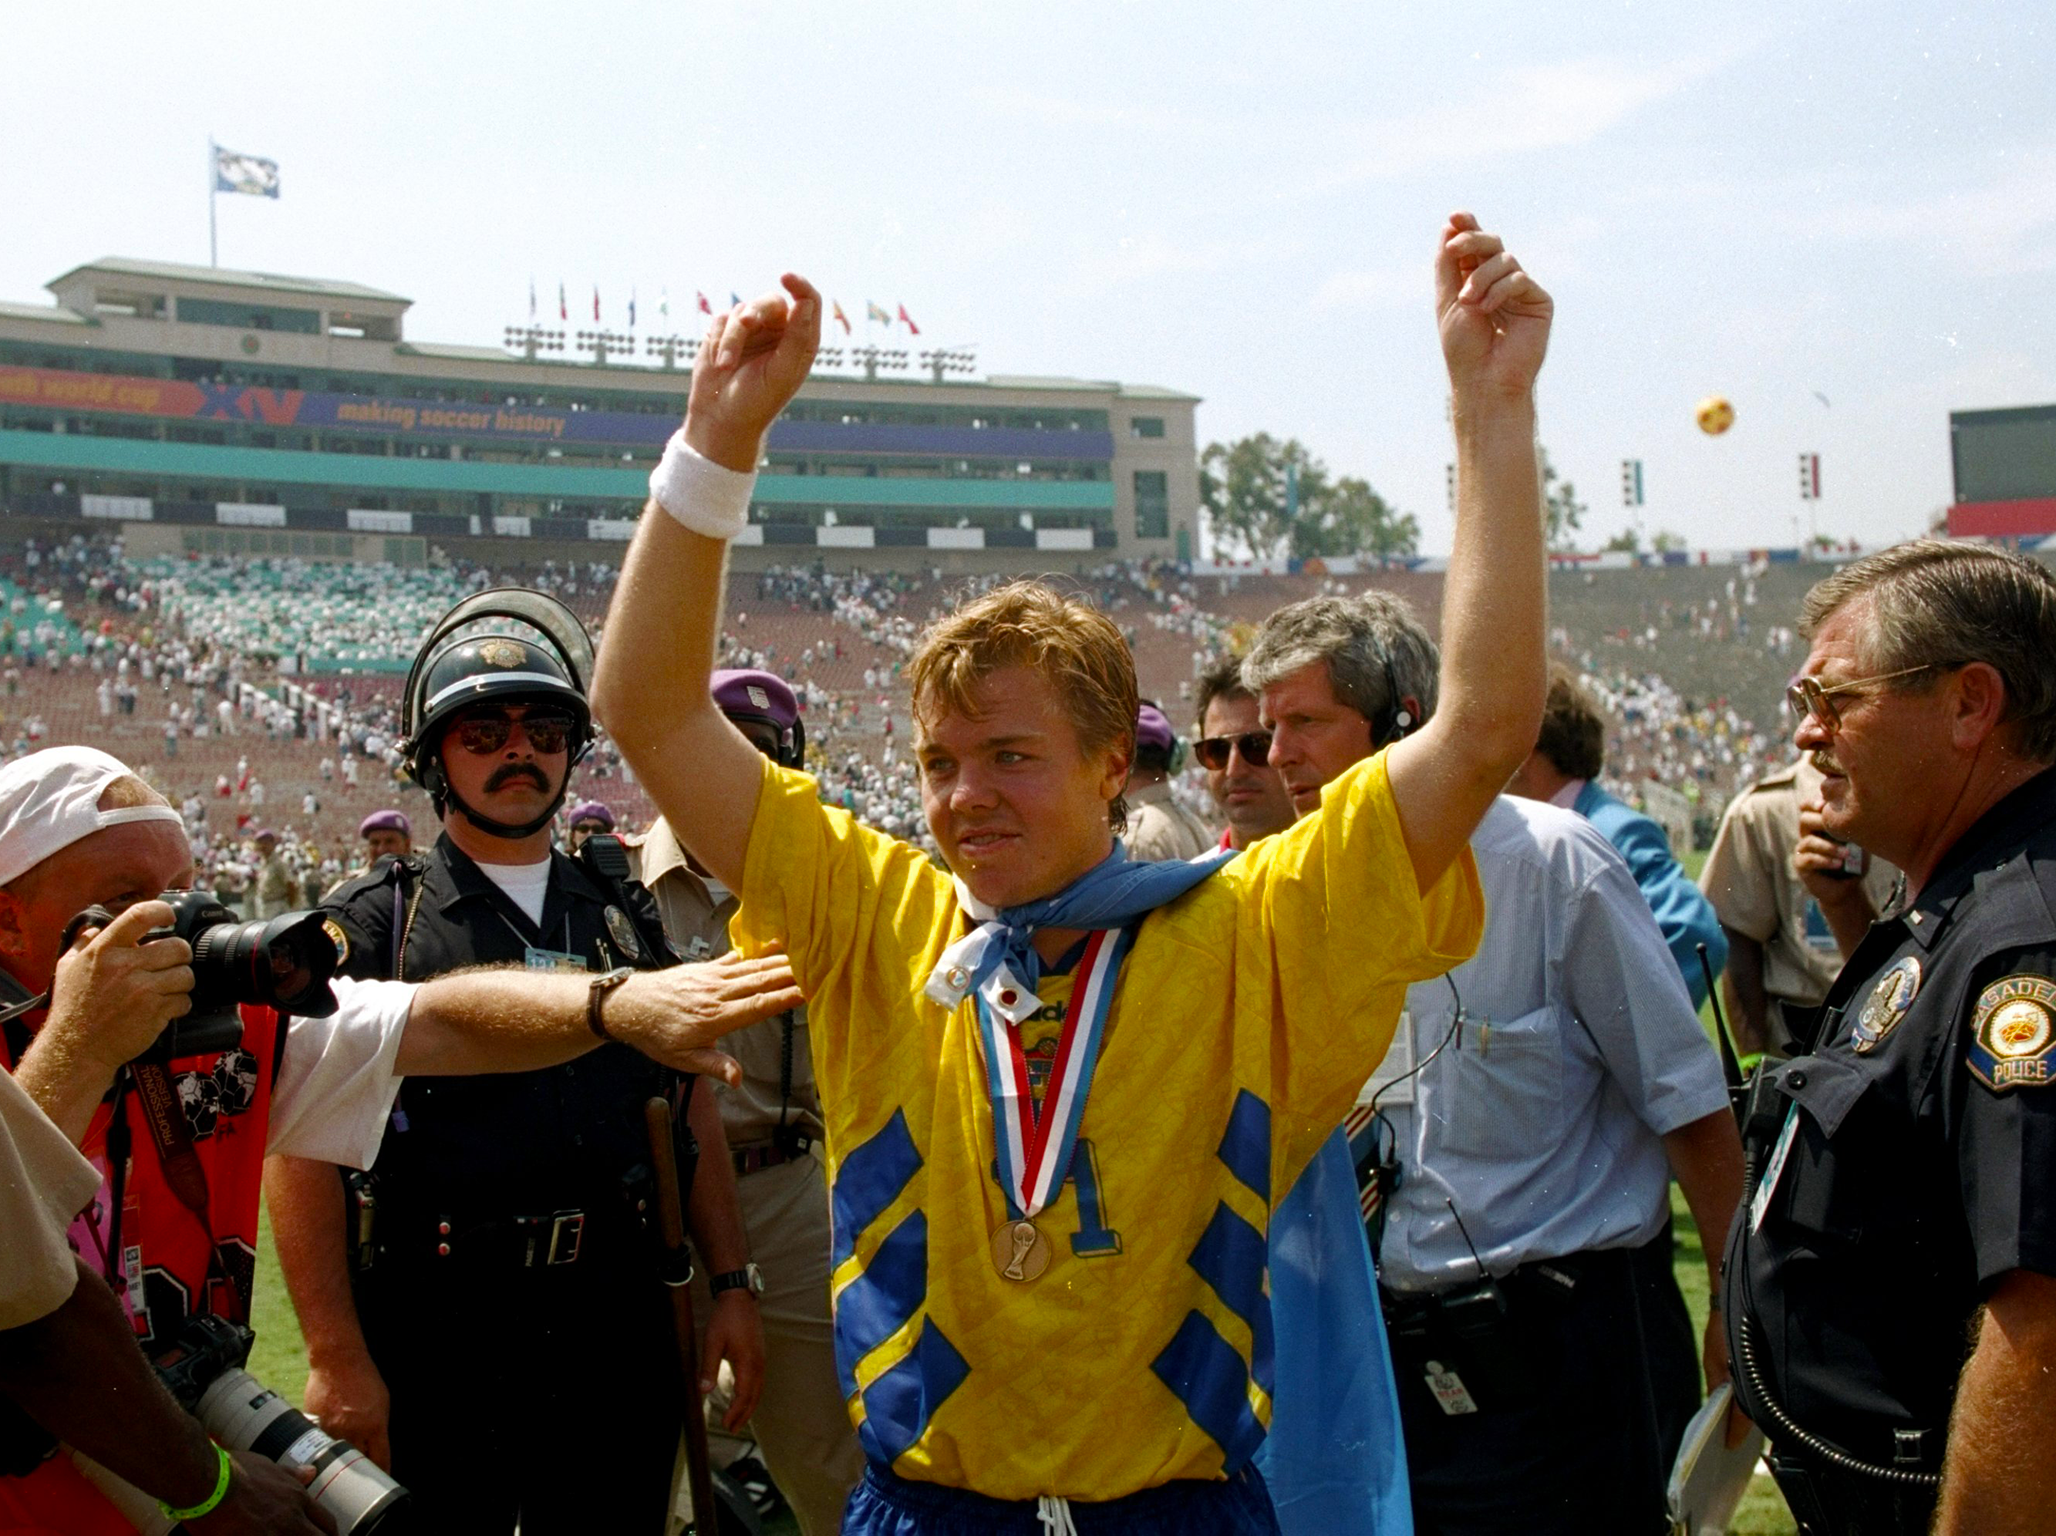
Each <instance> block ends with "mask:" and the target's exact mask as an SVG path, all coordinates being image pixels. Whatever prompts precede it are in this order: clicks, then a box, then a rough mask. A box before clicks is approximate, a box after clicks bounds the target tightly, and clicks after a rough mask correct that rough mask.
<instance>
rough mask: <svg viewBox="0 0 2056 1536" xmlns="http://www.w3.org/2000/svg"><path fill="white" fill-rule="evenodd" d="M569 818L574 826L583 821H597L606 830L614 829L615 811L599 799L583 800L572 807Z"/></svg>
mask: <svg viewBox="0 0 2056 1536" xmlns="http://www.w3.org/2000/svg"><path fill="white" fill-rule="evenodd" d="M568 820H569V822H570V824H571V825H572V826H574V827H575V826H577V825H578V824H579V823H580V822H581V821H597V822H598V823H599V824H600V826H601V827H602V828H604V829H605V830H606V831H609V832H612V831H613V830H614V813H613V812H612V811H610V810H608V809H607V808H606V807H605V806H604V805H602V804H600V802H599V801H597V800H581V801H580V802H579V803H578V804H576V805H574V806H573V807H571V815H570V816H569V818H568Z"/></svg>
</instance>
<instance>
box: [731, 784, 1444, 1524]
mask: <svg viewBox="0 0 2056 1536" xmlns="http://www.w3.org/2000/svg"><path fill="white" fill-rule="evenodd" d="M765 773H766V779H765V783H764V788H763V794H762V797H761V799H760V800H759V802H758V807H757V815H756V820H755V822H754V824H753V825H752V827H751V832H750V850H749V859H748V865H747V871H746V873H745V876H744V883H743V889H742V892H741V896H742V908H741V910H740V912H738V913H737V914H736V917H735V920H734V930H735V937H736V941H737V944H738V945H739V946H740V947H742V948H744V949H746V950H750V951H755V950H758V949H761V948H762V947H763V946H764V945H766V944H767V943H769V942H772V941H778V942H782V943H783V944H784V945H785V946H786V948H787V949H788V950H789V951H790V953H791V956H792V963H793V969H794V971H795V972H796V973H797V974H798V976H799V980H800V984H801V986H802V987H804V988H805V990H806V992H807V996H808V1007H809V1018H810V1021H811V1023H812V1026H813V1028H812V1034H813V1050H814V1067H815V1073H816V1076H817V1078H818V1080H819V1083H820V1090H821V1099H822V1105H823V1108H824V1110H825V1113H826V1119H827V1129H828V1137H827V1142H828V1147H827V1151H828V1175H829V1184H830V1189H831V1197H832V1202H833V1208H834V1237H833V1248H832V1252H831V1264H832V1272H831V1276H830V1285H831V1288H832V1290H833V1292H834V1295H835V1347H836V1364H837V1369H838V1371H839V1373H840V1376H841V1379H842V1388H843V1393H844V1395H845V1397H846V1398H847V1399H848V1401H849V1407H850V1414H851V1417H852V1419H853V1420H854V1421H855V1422H856V1424H857V1428H858V1433H859V1436H860V1438H861V1439H862V1441H863V1443H864V1447H865V1450H866V1451H867V1453H868V1454H869V1455H871V1456H872V1457H873V1458H874V1459H876V1460H879V1461H882V1462H886V1463H889V1464H890V1465H892V1467H893V1468H894V1469H895V1470H896V1471H897V1472H899V1473H900V1474H901V1475H902V1476H904V1477H910V1478H916V1479H923V1480H927V1481H931V1482H937V1483H944V1484H948V1485H951V1486H954V1487H960V1488H970V1489H975V1490H976V1491H977V1492H979V1493H983V1494H987V1495H989V1496H991V1497H995V1498H1003V1499H1027V1498H1034V1497H1036V1496H1038V1495H1042V1494H1053V1495H1061V1496H1063V1497H1067V1498H1074V1499H1087V1500H1097V1499H1110V1498H1117V1497H1119V1496H1121V1495H1123V1494H1128V1493H1132V1492H1134V1491H1136V1490H1137V1489H1140V1488H1146V1487H1152V1486H1154V1485H1156V1484H1159V1483H1163V1482H1167V1481H1169V1480H1171V1479H1173V1478H1214V1477H1220V1476H1222V1475H1224V1474H1225V1473H1226V1472H1228V1471H1232V1470H1234V1469H1236V1468H1238V1467H1240V1466H1241V1465H1242V1464H1243V1463H1244V1462H1245V1461H1247V1460H1248V1459H1249V1457H1250V1455H1251V1454H1252V1453H1253V1452H1254V1451H1255V1449H1256V1447H1257V1445H1258V1444H1259V1443H1260V1442H1261V1441H1262V1439H1263V1436H1264V1433H1265V1426H1266V1425H1267V1424H1268V1422H1269V1418H1270V1396H1269V1391H1270V1385H1271V1347H1270V1343H1271V1318H1270V1302H1269V1286H1268V1280H1267V1277H1266V1273H1265V1256H1266V1238H1265V1233H1266V1231H1267V1230H1268V1226H1269V1219H1270V1209H1271V1204H1272V1202H1273V1201H1274V1200H1276V1199H1280V1198H1282V1197H1283V1196H1284V1194H1285V1193H1286V1192H1287V1191H1288V1190H1289V1189H1290V1188H1291V1186H1292V1183H1293V1181H1294V1180H1296V1179H1297V1178H1298V1176H1299V1174H1300V1172H1301V1171H1302V1170H1303V1169H1304V1168H1305V1166H1306V1164H1307V1162H1308V1161H1309V1160H1310V1159H1311V1158H1312V1157H1313V1154H1314V1152H1315V1151H1316V1149H1318V1147H1319V1146H1320V1144H1321V1142H1322V1141H1323V1140H1325V1139H1326V1138H1327V1137H1328V1136H1329V1135H1330V1134H1331V1133H1332V1132H1333V1131H1334V1129H1335V1127H1336V1126H1337V1125H1338V1124H1340V1123H1341V1120H1342V1117H1343V1114H1344V1113H1345V1111H1346V1110H1347V1109H1348V1106H1349V1104H1350V1103H1351V1101H1352V1100H1353V1098H1354V1097H1355V1094H1356V1091H1357V1088H1358V1087H1359V1086H1360V1085H1361V1084H1362V1083H1363V1081H1364V1079H1365V1078H1366V1077H1368V1076H1369V1075H1370V1072H1371V1069H1372V1068H1373V1067H1374V1066H1376V1064H1377V1062H1378V1060H1379V1058H1380V1057H1382V1056H1383V1055H1384V1052H1385V1047H1386V1045H1387V1044H1388V1043H1389V1042H1390V1040H1391V1036H1392V1030H1393V1026H1394V1024H1395V1022H1396V1020H1397V1018H1398V1015H1399V1009H1400V1005H1401V1002H1402V1000H1403V999H1404V996H1405V991H1406V987H1407V984H1408V983H1409V982H1412V981H1417V980H1420V979H1422V978H1424V977H1429V976H1435V975H1439V974H1440V973H1441V972H1443V971H1445V970H1447V969H1449V968H1450V967H1451V966H1453V965H1456V964H1458V963H1460V962H1461V961H1463V960H1465V959H1467V958H1468V957H1469V956H1470V954H1471V952H1472V950H1473V949H1475V948H1476V946H1477V942H1478V935H1479V931H1480V929H1481V927H1482V923H1483V916H1484V903H1483V898H1482V897H1481V895H1480V893H1479V887H1478V878H1477V870H1476V867H1475V866H1474V865H1473V864H1472V863H1471V860H1470V855H1469V853H1468V852H1466V853H1465V854H1464V855H1463V857H1462V858H1461V860H1460V861H1459V862H1458V863H1457V864H1456V865H1455V866H1453V867H1452V868H1451V869H1450V870H1449V871H1448V872H1447V873H1445V874H1444V875H1443V877H1442V878H1441V880H1439V881H1438V882H1437V883H1436V885H1435V887H1434V889H1433V890H1432V891H1431V892H1430V893H1429V894H1428V896H1427V897H1426V898H1425V899H1423V898H1422V897H1421V896H1420V895H1419V893H1418V891H1417V889H1416V885H1415V880H1414V876H1413V867H1412V865H1411V863H1410V862H1409V860H1408V857H1407V852H1406V845H1405V843H1404V841H1403V839H1402V836H1401V833H1400V829H1399V822H1398V817H1397V815H1396V813H1395V810H1394V807H1393V804H1392V794H1391V787H1390V784H1389V782H1388V780H1387V779H1386V776H1385V763H1384V759H1383V757H1382V756H1381V757H1378V758H1374V759H1371V760H1370V761H1369V762H1366V763H1362V764H1359V765H1357V766H1356V767H1354V768H1352V769H1351V770H1350V771H1349V772H1348V773H1346V774H1344V775H1342V776H1341V777H1340V778H1338V779H1337V780H1336V781H1335V782H1334V783H1332V784H1331V785H1329V786H1328V789H1327V791H1326V793H1325V795H1324V797H1323V802H1322V809H1321V811H1320V813H1319V814H1318V815H1315V816H1310V817H1307V818H1305V819H1304V820H1302V821H1301V822H1299V823H1298V824H1297V825H1296V826H1294V827H1293V828H1292V829H1291V830H1289V831H1287V832H1285V833H1282V834H1280V835H1278V836H1275V837H1270V838H1266V839H1265V840H1264V841H1262V842H1261V843H1259V844H1257V846H1256V847H1255V848H1254V849H1252V850H1251V851H1249V852H1247V853H1245V854H1243V855H1242V856H1241V857H1240V858H1238V859H1236V860H1234V861H1233V862H1232V863H1230V864H1228V865H1227V866H1226V867H1224V868H1223V869H1222V870H1221V871H1220V873H1218V874H1216V875H1214V876H1213V877H1212V878H1211V879H1208V880H1206V881H1203V882H1202V883H1201V884H1200V885H1198V886H1197V887H1195V888H1194V889H1193V890H1192V891H1190V892H1189V893H1187V894H1186V895H1185V896H1183V897H1181V898H1179V899H1178V900H1177V901H1175V902H1172V903H1171V904H1170V905H1168V906H1165V907H1162V908H1160V909H1158V910H1157V911H1156V912H1154V913H1152V914H1151V915H1150V916H1149V917H1147V918H1145V919H1144V920H1143V922H1142V924H1141V927H1140V931H1139V933H1138V935H1137V938H1136V941H1135V946H1134V948H1133V949H1132V950H1131V951H1130V953H1129V955H1128V958H1127V962H1126V964H1125V965H1124V966H1123V967H1122V971H1121V976H1120V981H1119V984H1118V988H1117V990H1116V992H1115V995H1114V1000H1113V1007H1112V1011H1111V1013H1110V1014H1109V1016H1108V1020H1107V1025H1106V1033H1105V1044H1104V1047H1103V1050H1102V1053H1101V1056H1100V1060H1099V1065H1098V1069H1097V1071H1096V1073H1095V1075H1094V1078H1093V1083H1092V1091H1091V1096H1090V1098H1089V1099H1088V1100H1087V1103H1086V1109H1085V1119H1084V1124H1083V1126H1082V1128H1081V1130H1080V1133H1079V1142H1078V1149H1077V1155H1076V1156H1075V1157H1074V1158H1073V1160H1072V1164H1071V1169H1070V1177H1069V1179H1068V1180H1067V1182H1066V1183H1065V1185H1064V1186H1063V1189H1062V1191H1061V1192H1060V1193H1059V1195H1058V1196H1057V1197H1056V1198H1054V1199H1052V1200H1051V1201H1050V1203H1049V1205H1048V1207H1047V1208H1046V1209H1045V1210H1044V1211H1043V1212H1042V1213H1041V1214H1040V1215H1039V1216H1038V1217H1037V1218H1036V1224H1037V1225H1038V1226H1039V1227H1040V1228H1041V1229H1042V1231H1043V1232H1044V1234H1046V1236H1047V1239H1048V1241H1049V1244H1050V1248H1051V1258H1050V1262H1049V1267H1048V1268H1047V1269H1046V1270H1045V1271H1044V1272H1043V1273H1042V1274H1041V1275H1040V1277H1039V1278H1037V1279H1035V1280H1032V1281H1029V1282H1026V1283H1022V1282H1019V1281H1010V1280H1007V1279H1004V1278H1002V1276H1001V1275H1000V1273H999V1269H998V1266H997V1265H996V1264H995V1262H994V1260H993V1257H992V1252H993V1245H992V1234H993V1232H994V1229H996V1228H997V1227H998V1226H1000V1224H1001V1223H1002V1222H1004V1221H1006V1220H1007V1219H1008V1214H1009V1213H1008V1210H1007V1204H1006V1198H1005V1196H1004V1195H1003V1194H1002V1192H1001V1190H1000V1187H999V1185H998V1183H997V1182H996V1181H995V1177H994V1172H993V1170H994V1166H995V1163H994V1148H993V1139H992V1112H991V1108H990V1102H989V1100H988V1098H987V1095H986V1086H985V1074H984V1068H983V1048H982V1046H981V1045H980V1043H979V1036H978V1027H977V1022H976V1020H975V1018H974V1017H973V1013H972V1008H971V1005H970V1004H968V1003H965V1004H962V1005H959V1006H958V1007H956V1008H954V1009H944V1008H941V1007H939V1006H937V1005H936V1004H934V1003H932V1002H930V1001H928V1000H927V998H925V997H924V996H923V994H922V987H923V985H924V984H925V983H926V981H927V979H928V974H929V972H930V971H931V970H932V969H933V968H934V966H935V963H936V961H937V959H938V957H939V956H940V955H941V952H942V950H943V948H944V946H946V945H947V944H949V943H950V942H951V941H952V940H953V939H955V938H957V937H958V936H959V935H961V934H962V933H963V932H964V931H965V919H964V918H963V916H962V914H961V913H960V911H959V909H958V907H957V901H956V893H955V889H954V887H953V886H952V885H951V883H950V880H949V877H948V876H947V875H946V874H944V873H943V872H941V871H940V870H938V869H936V868H935V867H934V866H933V865H932V864H930V863H929V861H928V860H927V859H926V858H925V857H924V856H923V855H922V854H921V853H920V852H919V850H917V849H915V848H914V847H912V846H911V845H909V844H906V843H902V842H898V841H895V840H893V839H890V838H887V837H885V836H883V835H881V834H878V833H875V832H873V831H871V830H870V829H868V828H866V827H863V826H861V825H859V824H858V823H856V822H855V821H853V820H852V819H851V818H850V817H849V816H848V815H846V814H845V813H844V812H842V811H840V810H835V809H831V808H829V807H826V806H824V805H822V804H821V803H820V801H819V799H818V798H817V794H816V790H815V786H814V782H813V780H811V779H809V778H807V777H806V776H804V775H802V774H799V773H795V772H792V771H790V770H787V769H781V768H777V767H775V766H773V765H771V764H770V763H768V762H767V763H766V765H765ZM1043 992H1044V997H1045V1000H1046V1001H1049V1002H1055V1001H1056V1000H1057V999H1058V996H1059V993H1060V992H1064V993H1067V992H1068V987H1067V986H1065V985H1064V981H1063V979H1059V978H1051V979H1050V984H1049V985H1048V986H1046V987H1045V988H1044V989H1043ZM1039 1027H1040V1026H1038V1025H1034V1024H1031V1025H1030V1027H1029V1041H1030V1043H1031V1044H1032V1043H1033V1040H1034V1038H1035V1031H1036V1030H1037V1029H1038V1028H1039Z"/></svg>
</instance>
